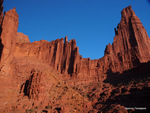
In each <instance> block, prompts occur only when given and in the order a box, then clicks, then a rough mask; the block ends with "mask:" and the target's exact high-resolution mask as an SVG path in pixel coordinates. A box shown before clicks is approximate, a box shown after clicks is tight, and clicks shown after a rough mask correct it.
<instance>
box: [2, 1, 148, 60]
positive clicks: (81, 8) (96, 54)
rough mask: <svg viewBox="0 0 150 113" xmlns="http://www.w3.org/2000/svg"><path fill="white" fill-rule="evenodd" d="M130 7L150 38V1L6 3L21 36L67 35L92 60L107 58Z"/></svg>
mask: <svg viewBox="0 0 150 113" xmlns="http://www.w3.org/2000/svg"><path fill="white" fill-rule="evenodd" d="M129 5H132V9H133V10H134V11H135V13H136V15H137V16H138V17H139V18H140V20H141V22H142V23H143V25H144V27H145V28H146V30H147V33H148V35H149V36H150V4H149V3H148V0H43V1H42V0H4V4H3V6H4V11H8V10H9V9H12V8H13V7H15V8H16V10H17V13H18V14H19V28H18V32H23V33H24V34H26V35H28V36H29V39H30V41H31V42H33V41H39V40H41V39H44V40H48V41H52V40H56V39H58V38H62V37H65V36H66V35H67V36H68V39H69V40H71V39H73V38H74V39H75V40H76V42H77V46H78V47H79V52H80V55H82V57H83V58H89V57H90V58H91V59H98V58H101V57H103V55H104V50H105V47H106V45H107V44H108V43H109V42H110V43H112V42H113V38H114V36H115V33H114V28H115V27H116V26H117V25H118V23H119V22H120V19H121V10H122V9H123V8H125V7H127V6H129Z"/></svg>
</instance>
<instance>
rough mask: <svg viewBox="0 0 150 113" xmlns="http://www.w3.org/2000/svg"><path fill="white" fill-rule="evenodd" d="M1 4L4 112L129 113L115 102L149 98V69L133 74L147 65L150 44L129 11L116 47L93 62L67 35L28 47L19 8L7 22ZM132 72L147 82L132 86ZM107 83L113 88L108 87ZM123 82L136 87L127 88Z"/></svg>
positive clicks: (1, 101) (125, 12) (0, 107)
mask: <svg viewBox="0 0 150 113" xmlns="http://www.w3.org/2000/svg"><path fill="white" fill-rule="evenodd" d="M2 3H3V0H0V26H1V32H0V81H1V82H0V92H2V93H0V112H10V111H11V112H14V111H19V112H25V110H26V112H33V108H34V110H35V111H36V112H38V111H40V112H58V113H59V112H60V113H63V112H77V113H83V112H88V111H89V113H91V112H101V111H104V112H105V111H108V110H109V112H117V111H118V112H120V111H124V112H127V110H125V109H124V107H123V106H125V105H127V103H122V102H120V101H119V102H118V101H114V99H120V98H121V99H122V98H125V97H124V96H121V97H120V96H119V95H123V94H125V95H127V98H128V99H130V100H131V98H130V93H131V95H132V96H134V95H135V94H137V93H138V91H139V90H140V91H141V92H143V91H144V95H146V96H147V93H148V91H149V88H150V85H149V81H148V80H146V81H145V80H144V77H147V75H148V74H149V69H148V68H145V70H143V71H142V73H139V72H138V73H136V74H135V73H132V72H134V71H136V70H139V69H138V68H140V67H141V66H142V67H143V66H146V67H148V66H149V64H150V63H149V62H148V61H150V39H149V37H148V35H147V33H146V30H145V28H144V27H143V25H142V23H141V22H140V20H139V18H138V17H137V16H136V15H135V13H134V11H133V10H132V9H131V6H129V7H127V8H125V9H123V11H122V12H121V14H122V17H121V21H120V23H119V24H118V26H117V28H115V34H116V35H115V37H114V42H113V43H112V45H111V44H110V43H109V44H108V45H107V46H106V49H105V55H104V57H102V58H100V59H96V60H91V59H90V58H82V56H81V55H80V54H79V52H78V51H79V48H78V47H77V46H76V41H75V39H73V40H70V41H68V37H67V36H66V37H65V39H63V38H61V39H57V40H55V41H51V42H48V41H45V40H41V41H35V42H33V43H30V41H29V38H28V36H26V35H24V34H23V33H17V29H18V23H19V22H18V14H17V13H16V9H15V8H14V9H12V10H9V11H7V12H5V14H4V17H3V13H2V11H3V7H2ZM142 69H144V68H142ZM131 73H132V74H135V75H134V76H137V75H138V76H140V77H139V78H140V80H143V81H144V83H142V84H141V83H136V82H135V83H134V82H133V81H132V79H133V78H134V76H130V74H131ZM121 74H122V75H121ZM141 74H142V76H141ZM113 75H115V76H114V77H117V78H115V80H118V81H120V83H122V87H120V86H119V85H118V86H115V85H116V84H118V83H119V82H116V81H115V83H116V84H112V82H113V80H112V79H111V77H110V76H113ZM119 76H120V77H119ZM129 76H130V78H131V79H130V80H129V79H127V78H128V77H129ZM121 77H123V78H121ZM141 77H143V78H141ZM109 78H110V79H109ZM124 78H126V79H124ZM108 79H109V83H111V84H112V85H110V84H109V83H107V84H106V83H104V80H105V81H107V80H108ZM122 79H124V80H126V82H125V83H127V82H130V81H131V82H132V83H131V84H128V85H125V84H123V80H122ZM7 82H8V83H7ZM133 83H134V84H133ZM124 85H125V86H124ZM3 86H4V87H3ZM130 87H131V88H130ZM135 87H137V88H139V89H138V90H137V89H136V88H135ZM132 89H135V90H136V91H130V90H132ZM132 93H133V94H132ZM134 93H135V94H134ZM4 95H5V96H4ZM138 97H140V96H139V95H138ZM141 98H143V99H144V97H143V96H142V97H141ZM148 98H149V96H148ZM140 102H141V101H140ZM148 102H149V101H146V103H148ZM110 103H111V105H110ZM133 104H134V102H133ZM122 105H123V106H122ZM135 105H137V104H135ZM143 105H145V104H143ZM146 106H147V107H148V105H146Z"/></svg>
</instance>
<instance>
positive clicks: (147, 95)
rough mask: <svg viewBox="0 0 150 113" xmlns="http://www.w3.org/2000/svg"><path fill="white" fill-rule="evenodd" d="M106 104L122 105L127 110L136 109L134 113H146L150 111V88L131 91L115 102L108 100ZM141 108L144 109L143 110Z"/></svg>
mask: <svg viewBox="0 0 150 113" xmlns="http://www.w3.org/2000/svg"><path fill="white" fill-rule="evenodd" d="M105 104H106V105H112V104H120V105H121V106H125V107H126V108H129V109H134V110H135V111H134V112H133V113H145V112H147V111H149V110H150V88H144V89H142V90H139V89H134V90H131V91H130V94H126V95H125V94H121V95H119V96H116V97H115V98H114V99H113V100H112V99H108V100H107V101H106V102H105ZM140 108H143V110H141V109H140Z"/></svg>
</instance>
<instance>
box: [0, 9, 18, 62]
mask: <svg viewBox="0 0 150 113" xmlns="http://www.w3.org/2000/svg"><path fill="white" fill-rule="evenodd" d="M18 24H19V22H18V14H17V13H16V9H15V8H14V9H12V10H9V11H8V12H6V13H5V16H4V19H3V22H2V32H1V44H2V46H3V49H2V55H1V64H3V63H5V62H6V61H7V60H10V59H11V58H10V57H12V56H13V55H12V54H13V52H14V50H15V45H16V37H17V30H18Z"/></svg>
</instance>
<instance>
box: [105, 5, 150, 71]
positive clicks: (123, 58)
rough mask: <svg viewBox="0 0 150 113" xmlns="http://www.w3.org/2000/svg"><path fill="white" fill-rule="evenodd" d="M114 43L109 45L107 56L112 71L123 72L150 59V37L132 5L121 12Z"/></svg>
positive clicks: (106, 50)
mask: <svg viewBox="0 0 150 113" xmlns="http://www.w3.org/2000/svg"><path fill="white" fill-rule="evenodd" d="M121 14H122V17H121V21H120V23H119V24H118V26H117V30H116V36H115V37H114V42H113V44H112V45H111V44H109V45H107V47H106V49H105V56H104V57H107V59H110V60H111V62H110V63H108V64H109V66H110V69H111V71H112V72H122V71H124V70H128V69H131V68H133V67H135V66H137V65H138V64H140V63H144V62H148V61H149V60H150V39H149V37H148V35H147V32H146V30H145V28H144V27H143V25H142V23H141V21H140V19H139V18H138V17H137V16H136V15H135V13H134V11H133V10H132V9H131V6H129V7H127V8H125V9H123V10H122V12H121Z"/></svg>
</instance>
